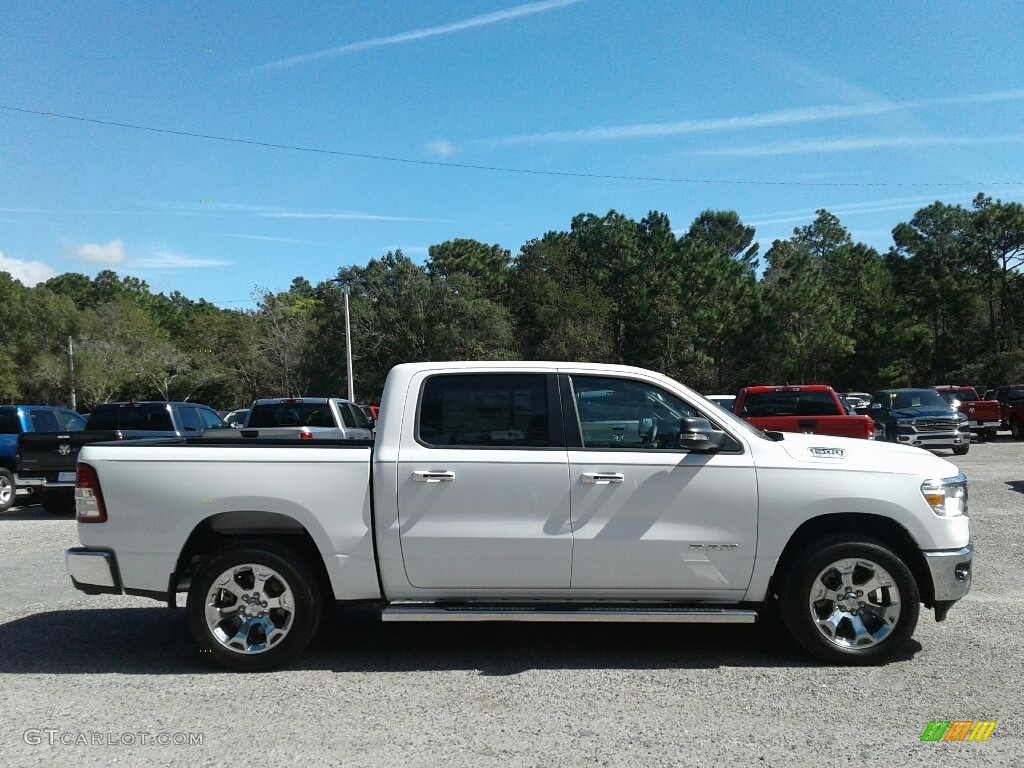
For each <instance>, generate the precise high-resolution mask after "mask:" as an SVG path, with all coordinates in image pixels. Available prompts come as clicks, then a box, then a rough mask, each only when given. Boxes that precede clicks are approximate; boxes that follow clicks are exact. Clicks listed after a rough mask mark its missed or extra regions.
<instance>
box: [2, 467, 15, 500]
mask: <svg viewBox="0 0 1024 768" xmlns="http://www.w3.org/2000/svg"><path fill="white" fill-rule="evenodd" d="M13 496H14V483H12V482H11V481H10V480H8V479H7V477H6V476H5V475H0V508H3V507H4V506H5V505H8V504H10V501H11V497H13Z"/></svg>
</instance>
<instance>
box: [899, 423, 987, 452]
mask: <svg viewBox="0 0 1024 768" xmlns="http://www.w3.org/2000/svg"><path fill="white" fill-rule="evenodd" d="M896 440H897V442H899V443H900V444H901V445H915V446H918V447H920V448H952V447H954V446H958V445H968V444H969V443H970V442H971V433H970V431H969V430H967V429H966V428H965V429H964V431H960V430H956V431H949V432H945V431H944V432H918V431H913V432H907V431H898V432H897V433H896Z"/></svg>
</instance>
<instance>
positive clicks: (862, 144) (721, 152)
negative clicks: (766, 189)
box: [688, 134, 1024, 157]
mask: <svg viewBox="0 0 1024 768" xmlns="http://www.w3.org/2000/svg"><path fill="white" fill-rule="evenodd" d="M994 144H1024V134H1016V135H1010V136H869V137H865V138H840V139H804V140H799V141H786V142H777V143H772V144H758V145H752V146H746V147H726V148H723V149H702V150H697V151H694V152H690V153H688V154H692V155H702V156H705V157H768V156H772V155H810V154H826V153H835V152H859V151H863V150H869V149H916V148H922V147H983V146H991V145H994Z"/></svg>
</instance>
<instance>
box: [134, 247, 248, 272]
mask: <svg viewBox="0 0 1024 768" xmlns="http://www.w3.org/2000/svg"><path fill="white" fill-rule="evenodd" d="M131 264H132V266H137V267H142V268H143V269H199V268H209V267H226V266H229V265H230V264H231V262H230V261H221V260H220V259H197V258H194V257H192V256H184V255H182V254H179V253H173V252H171V251H168V250H164V249H161V248H155V249H153V250H152V251H151V252H150V255H149V256H146V257H143V258H141V259H133V260H132V262H131Z"/></svg>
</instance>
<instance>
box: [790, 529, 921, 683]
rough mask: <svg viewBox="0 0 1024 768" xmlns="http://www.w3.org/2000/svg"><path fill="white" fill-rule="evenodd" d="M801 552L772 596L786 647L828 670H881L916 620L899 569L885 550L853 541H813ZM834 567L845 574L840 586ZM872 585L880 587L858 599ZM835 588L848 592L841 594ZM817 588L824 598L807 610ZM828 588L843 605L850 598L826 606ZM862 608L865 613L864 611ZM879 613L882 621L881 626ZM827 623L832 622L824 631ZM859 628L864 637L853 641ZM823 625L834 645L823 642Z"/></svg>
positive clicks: (909, 585) (911, 591) (915, 599)
mask: <svg viewBox="0 0 1024 768" xmlns="http://www.w3.org/2000/svg"><path fill="white" fill-rule="evenodd" d="M801 549H802V551H803V552H806V554H804V555H802V556H799V555H798V557H797V559H796V560H795V561H793V562H791V563H790V565H789V567H788V568H786V569H785V570H784V571H783V573H782V575H781V578H780V580H779V589H778V598H779V613H780V615H781V617H782V621H783V623H784V624H785V626H786V629H787V630H788V631H789V634H790V635H791V636H792V637H793V639H794V640H796V641H797V642H798V643H799V644H800V645H801V646H803V648H805V649H806V650H807V651H809V652H810V653H811V654H813V655H814V656H817V657H818V658H819V659H821V660H823V661H826V662H828V663H830V664H841V665H847V666H863V665H871V664H882V663H885V662H886V661H888V660H890V659H891V658H893V656H895V655H896V654H898V653H899V652H900V651H901V650H902V649H903V648H904V646H905V645H906V644H907V641H909V640H910V637H911V635H913V633H914V629H916V627H917V620H918V617H919V615H920V612H921V606H920V602H921V593H920V590H919V589H918V586H917V582H916V581H915V580H914V576H913V574H912V573H911V572H910V569H909V568H907V566H906V564H905V563H904V562H903V561H902V560H901V559H900V558H899V557H898V556H897V555H896V554H895V553H894V552H893V551H892V550H891V549H889V548H888V547H886V546H885V545H883V544H881V543H879V542H877V541H873V540H871V539H867V538H862V537H858V536H845V537H844V536H834V537H829V538H824V539H819V540H817V541H814V542H810V544H808V545H805V546H803V547H801ZM840 566H846V567H849V568H850V572H849V578H848V579H847V580H843V578H842V574H841V573H839V567H840ZM872 578H874V579H877V580H878V581H880V582H881V584H884V585H885V586H884V587H878V588H875V589H869V590H867V591H866V592H865V591H863V590H862V591H861V595H860V596H858V595H857V594H856V591H855V590H856V588H857V586H858V585H862V586H870V583H871V581H870V580H871V579H872ZM819 579H820V583H819ZM837 579H838V580H837ZM842 584H846V585H847V587H846V589H847V592H842V588H843V587H842ZM816 587H817V588H819V589H820V590H821V591H822V593H823V595H822V599H820V600H818V601H816V602H814V603H813V604H812V602H811V595H812V589H813V588H816ZM828 588H831V589H832V591H833V592H834V593H836V594H840V593H841V594H840V596H841V597H842V598H845V596H846V595H853V597H852V598H851V600H850V601H848V600H846V599H839V600H838V602H836V601H832V600H830V599H829V598H828V597H827V594H828V593H827V592H825V590H826V589H828ZM861 600H863V601H864V602H861ZM867 605H871V606H872V607H871V609H868V610H865V608H866V607H867ZM862 606H863V607H862ZM830 607H831V611H830V610H829V608H830ZM844 609H845V610H844ZM883 613H888V614H889V615H888V617H887V619H883V618H882V617H881V615H882V614H883ZM827 617H832V618H833V621H832V623H831V624H829V623H828V622H826V621H825V618H827ZM858 621H859V625H860V626H859V629H863V630H865V633H864V634H858ZM823 625H824V627H828V626H831V627H833V628H834V635H833V637H828V636H826V632H827V631H828V630H827V629H825V628H823Z"/></svg>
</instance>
